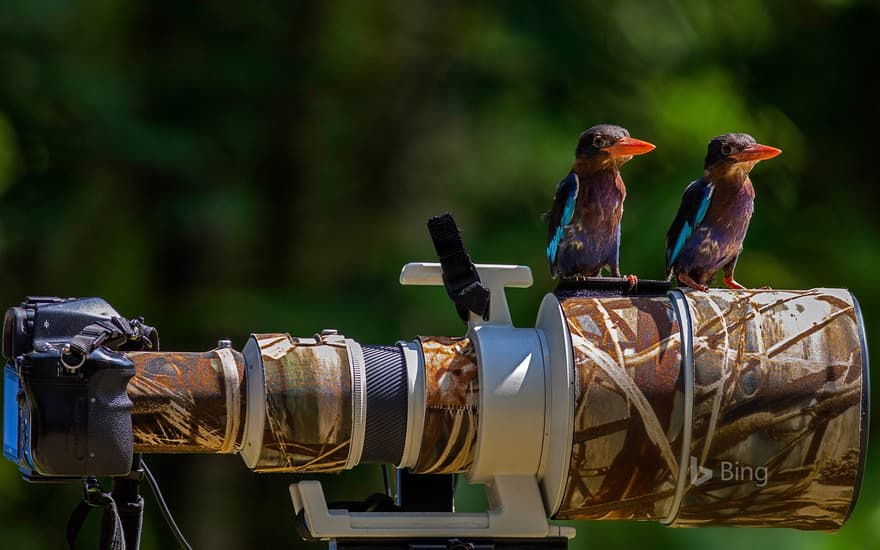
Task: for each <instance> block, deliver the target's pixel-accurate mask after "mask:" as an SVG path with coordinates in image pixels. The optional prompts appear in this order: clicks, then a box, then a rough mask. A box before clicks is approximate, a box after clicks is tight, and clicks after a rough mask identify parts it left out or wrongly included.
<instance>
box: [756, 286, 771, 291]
mask: <svg viewBox="0 0 880 550" xmlns="http://www.w3.org/2000/svg"><path fill="white" fill-rule="evenodd" d="M758 290H773V288H771V287H770V285H764V286H762V287H761V288H759V289H758Z"/></svg>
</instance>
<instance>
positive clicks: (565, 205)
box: [547, 172, 578, 271]
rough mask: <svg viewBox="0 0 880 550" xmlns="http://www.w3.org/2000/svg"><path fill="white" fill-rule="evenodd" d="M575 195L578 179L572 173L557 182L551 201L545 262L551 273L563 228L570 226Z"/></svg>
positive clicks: (575, 199) (563, 232) (563, 233)
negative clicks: (554, 195)
mask: <svg viewBox="0 0 880 550" xmlns="http://www.w3.org/2000/svg"><path fill="white" fill-rule="evenodd" d="M577 195H578V177H577V174H575V173H574V172H572V173H571V174H569V175H568V176H567V177H566V178H565V179H563V180H562V181H560V182H559V185H558V186H557V188H556V198H555V199H554V201H553V209H552V210H551V211H550V220H549V226H548V229H549V231H548V233H549V235H548V239H549V242H548V244H547V261H548V262H550V266H551V271H553V264H554V263H555V262H556V256H557V254H558V253H559V245H560V243H561V242H562V238H563V236H564V235H565V226H566V225H568V224H570V223H571V220H572V218H573V217H574V209H575V204H576V203H577Z"/></svg>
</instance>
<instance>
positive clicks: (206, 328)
mask: <svg viewBox="0 0 880 550" xmlns="http://www.w3.org/2000/svg"><path fill="white" fill-rule="evenodd" d="M878 27H880V7H878V4H877V3H876V2H871V3H860V2H851V1H847V0H826V1H810V2H807V1H801V2H790V3H782V2H772V3H762V2H758V1H732V2H724V3H720V2H718V3H716V2H701V1H694V2H683V3H679V2H673V1H661V0H657V1H654V2H644V3H639V2H632V1H616V2H586V1H583V0H573V1H567V2H514V1H498V2H485V3H479V4H476V3H465V2H413V1H403V0H400V1H396V2H393V1H389V2H381V3H380V2H359V1H352V2H315V3H310V4H305V3H298V2H286V1H280V2H234V1H222V2H180V1H168V0H154V1H152V2H136V1H121V0H116V1H108V0H89V1H81V2H69V1H60V0H23V1H7V2H4V3H3V7H2V10H0V259H2V263H3V264H2V265H3V268H2V270H0V305H2V306H3V307H7V306H11V305H14V304H17V303H18V301H20V299H21V298H22V297H23V296H25V295H27V294H31V295H36V294H48V295H62V296H83V295H96V296H102V297H104V298H106V299H107V300H108V301H110V302H111V303H112V304H114V305H115V306H116V307H117V308H118V309H119V310H120V311H121V312H122V313H123V314H127V315H130V316H134V315H144V316H145V317H146V319H147V321H148V322H149V323H150V324H153V325H154V326H157V327H159V328H160V333H161V335H162V343H163V346H164V347H165V349H178V350H205V349H209V348H211V347H213V346H214V344H215V342H216V340H217V338H218V337H230V338H232V339H233V341H234V343H235V345H236V346H239V347H240V346H241V345H242V344H243V343H244V340H245V338H246V337H247V335H248V333H249V332H259V331H289V332H290V333H293V334H300V335H308V334H313V333H314V332H315V331H316V330H317V329H320V328H323V327H335V328H338V329H340V330H342V331H343V332H344V333H345V334H348V335H351V336H353V337H356V338H358V339H359V340H360V341H362V342H367V343H385V342H392V341H395V340H396V339H400V338H411V337H413V336H415V335H417V334H448V335H456V334H461V333H462V331H463V328H462V326H461V324H460V323H459V321H458V319H457V317H456V315H455V313H454V309H453V307H452V306H451V304H450V303H449V302H448V300H447V298H446V296H445V293H444V292H443V290H442V289H437V288H435V289H430V288H418V287H415V288H413V287H410V288H404V287H400V286H399V285H398V283H397V278H398V273H399V269H400V266H401V265H402V264H404V263H405V262H407V261H413V260H432V259H433V257H434V254H433V248H432V246H431V243H430V240H429V238H428V235H427V232H426V230H425V221H426V219H427V218H428V217H429V216H431V215H434V214H438V213H441V212H443V211H446V210H450V211H452V212H453V213H454V214H455V216H456V218H457V219H458V221H459V223H460V225H461V226H462V228H463V231H464V237H465V241H466V244H467V245H468V246H469V248H470V252H471V254H472V256H473V257H474V258H475V259H476V260H477V261H480V262H487V263H488V262H493V263H519V264H528V265H530V266H532V268H533V269H534V271H535V276H536V277H535V278H536V282H535V285H534V287H533V288H532V289H529V290H524V291H511V292H510V293H509V297H510V300H511V308H512V313H513V316H514V319H515V322H517V323H518V324H520V325H529V324H530V323H532V322H533V321H534V316H535V313H536V310H537V306H538V303H539V300H540V298H541V296H542V295H543V293H544V292H546V291H548V290H549V289H550V288H551V287H552V283H551V281H550V280H549V277H548V275H547V272H546V269H545V260H544V245H545V236H546V235H545V233H546V231H545V228H544V225H543V222H542V221H541V220H540V214H541V213H542V212H543V211H544V210H546V209H548V208H549V206H550V202H551V200H552V196H553V193H554V191H555V187H556V184H557V182H558V181H559V180H560V179H561V178H562V177H563V176H564V175H565V174H566V173H567V170H568V168H569V166H570V163H571V160H572V155H573V150H574V146H575V143H576V140H577V137H578V134H579V133H580V132H581V131H582V130H584V129H585V128H587V127H589V126H591V125H593V124H596V123H600V122H613V123H618V124H621V125H623V126H625V127H627V128H629V130H630V131H631V133H632V135H633V136H635V137H639V138H643V139H647V140H649V141H651V142H653V143H655V144H656V145H657V151H655V152H654V153H652V154H650V155H647V156H644V157H639V158H637V159H636V160H634V161H633V162H631V163H630V164H628V165H627V166H626V167H625V168H624V171H623V172H624V177H625V179H626V181H627V185H628V188H629V196H628V198H627V201H626V214H625V216H624V224H623V249H622V265H623V270H624V271H625V272H635V273H638V274H639V275H640V276H641V277H661V276H662V274H663V263H664V235H665V232H666V229H667V227H668V224H669V222H670V221H671V219H672V216H673V215H674V213H675V209H676V208H677V205H678V201H679V199H680V196H681V192H682V190H683V188H684V186H685V185H686V184H687V183H688V182H689V181H691V180H692V179H695V178H697V177H699V176H700V174H701V169H702V161H703V156H704V154H705V147H706V142H707V140H708V138H709V137H711V136H713V135H716V134H719V133H722V132H728V131H745V132H749V133H751V134H752V135H754V136H755V137H756V138H757V139H758V141H760V142H763V143H767V144H770V145H774V146H778V147H781V148H782V149H783V150H784V151H785V152H784V154H783V155H782V156H781V157H779V158H778V159H776V160H773V161H772V162H767V163H762V164H761V165H760V166H759V167H758V168H757V169H756V170H755V172H754V173H753V177H754V180H755V187H756V190H757V194H758V197H757V203H756V213H755V216H754V218H753V220H752V224H751V230H750V233H749V236H748V238H747V240H746V252H745V254H744V255H743V257H742V259H741V260H740V263H739V269H738V271H737V275H738V279H739V280H740V281H742V282H744V283H746V284H749V285H752V286H762V285H765V284H770V285H772V286H774V287H777V288H810V287H814V286H834V287H847V288H850V289H852V290H853V291H854V292H855V294H856V295H857V296H858V298H859V299H860V301H861V304H862V307H863V310H864V316H865V321H866V323H867V326H868V327H869V329H871V328H872V327H875V326H880V288H878V287H877V285H876V283H875V273H876V270H877V269H878V268H880V246H878V244H877V243H878V238H880V218H878V216H877V204H878V199H880V187H878V185H877V184H878V180H877V176H876V171H875V162H876V161H875V159H876V158H877V157H876V150H877V147H878V137H877V135H878V134H877V132H876V128H877V127H878V122H880V120H878V118H880V117H878V109H877V107H876V101H877V99H876V98H877V97H878V87H877V84H876V82H877V76H876V72H877V58H878V56H877V54H878V46H877V41H876V36H877V29H878ZM868 334H869V344H870V345H872V346H873V347H875V349H880V341H878V340H877V339H876V338H875V334H876V333H875V332H873V331H871V330H869V333H868ZM876 434H877V432H876V430H875V437H874V439H876ZM878 443H880V442H878V441H873V444H875V445H876V444H878ZM877 457H878V455H877V454H876V453H873V454H872V455H870V456H869V460H868V468H867V472H866V474H865V479H864V484H863V491H862V496H861V499H860V503H859V506H858V508H857V509H856V511H855V513H854V515H853V516H852V518H851V520H850V522H849V523H848V524H847V525H846V527H845V528H844V529H843V530H842V531H841V532H840V533H839V534H837V535H826V534H815V533H800V532H796V531H790V530H776V529H769V530H745V529H703V530H673V529H667V528H663V527H661V526H659V525H656V524H647V523H614V522H592V523H581V524H579V525H577V527H578V536H577V538H576V539H575V541H574V543H573V544H572V548H600V547H601V548H615V547H629V546H635V545H638V546H639V548H641V549H642V550H649V549H654V548H676V549H689V548H693V549H701V550H702V549H705V548H707V547H712V548H727V547H730V548H742V547H773V548H776V549H779V550H782V549H785V548H798V549H831V548H847V549H848V548H872V547H880V485H878V476H880V458H877ZM150 462H151V463H152V465H153V469H154V471H155V472H156V473H157V475H158V477H159V478H160V483H161V484H162V487H163V489H164V490H165V492H166V495H167V497H168V500H169V501H170V504H171V506H172V508H173V510H174V511H175V512H176V514H177V516H178V520H179V523H180V524H181V525H182V527H183V529H184V531H185V533H186V534H187V535H188V536H189V538H190V539H191V542H192V543H193V545H194V546H195V547H196V548H216V549H225V548H246V547H251V548H256V547H269V548H281V547H288V548H292V547H298V546H299V545H300V544H303V543H301V542H300V541H299V538H298V536H297V535H296V534H295V532H294V529H293V512H292V507H291V504H290V501H289V499H288V495H287V484H288V483H290V482H291V481H292V480H294V479H295V477H294V476H285V475H256V474H253V473H251V472H249V471H248V470H247V469H246V468H245V466H244V464H243V463H242V462H241V461H240V459H238V458H237V457H234V456H222V457H221V456H170V457H169V456H160V457H153V458H152V459H151V460H150ZM322 479H323V481H325V483H327V484H329V486H330V490H331V493H332V496H333V497H334V498H359V497H363V496H365V495H366V494H368V493H369V492H373V491H376V490H379V489H380V488H381V481H380V480H381V477H380V474H379V471H378V468H377V467H375V466H373V467H365V468H361V469H358V470H355V471H353V472H348V473H345V474H342V475H339V476H325V477H323V478H322ZM79 493H80V491H79V488H78V487H48V486H31V485H26V484H25V483H23V482H21V481H20V480H19V478H18V475H17V471H16V468H15V466H13V465H12V464H11V463H8V462H3V463H2V464H0V539H2V545H3V546H4V547H5V548H60V547H61V546H62V541H63V528H64V525H65V521H66V519H67V513H68V512H69V510H71V509H72V507H73V506H74V504H75V502H76V501H77V499H78V498H79ZM468 494H473V491H471V492H468ZM469 498H470V497H469ZM476 500H477V501H479V499H478V498H477V499H476ZM470 504H471V505H474V504H473V503H470ZM147 506H148V509H147V519H146V524H145V527H144V543H143V546H142V547H143V548H145V549H150V548H168V547H172V539H171V538H170V535H169V533H168V530H167V528H166V526H165V524H164V522H163V521H162V519H161V517H160V515H159V513H158V511H157V509H156V507H155V505H154V503H153V501H152V499H151V498H150V497H148V504H147ZM93 519H95V520H96V518H93ZM93 533H94V526H92V531H91V532H90V533H89V534H87V536H86V538H87V539H88V540H89V544H85V545H83V546H84V547H91V546H93V545H92V542H93V541H94V540H95V539H94V538H89V536H91V535H92V534H93ZM311 547H313V548H320V547H321V545H314V546H311Z"/></svg>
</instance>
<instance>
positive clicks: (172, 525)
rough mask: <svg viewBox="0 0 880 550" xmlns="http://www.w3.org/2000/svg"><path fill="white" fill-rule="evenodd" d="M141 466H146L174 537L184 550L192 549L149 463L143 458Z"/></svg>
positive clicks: (152, 486)
mask: <svg viewBox="0 0 880 550" xmlns="http://www.w3.org/2000/svg"><path fill="white" fill-rule="evenodd" d="M141 466H143V467H144V474H146V476H147V481H148V482H149V484H150V489H152V490H153V495H154V496H155V497H156V502H157V503H158V504H159V510H161V511H162V515H163V516H164V517H165V521H166V522H168V527H170V528H171V532H172V533H173V534H174V538H176V539H177V543H178V544H180V547H181V548H183V549H184V550H192V546H190V545H189V543H188V542H186V538H185V537H184V536H183V533H181V532H180V527H178V526H177V523H176V522H175V521H174V517H172V515H171V510H170V509H169V508H168V504H166V503H165V497H163V496H162V491H160V490H159V484H158V483H156V478H155V477H153V472H151V471H150V469H149V468H148V467H147V463H146V462H144V461H143V460H141Z"/></svg>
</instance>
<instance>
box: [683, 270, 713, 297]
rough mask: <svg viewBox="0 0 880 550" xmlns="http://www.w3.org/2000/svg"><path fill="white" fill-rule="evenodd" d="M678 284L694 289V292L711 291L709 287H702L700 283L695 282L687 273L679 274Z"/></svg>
mask: <svg viewBox="0 0 880 550" xmlns="http://www.w3.org/2000/svg"><path fill="white" fill-rule="evenodd" d="M678 282H679V283H681V284H683V285H685V286H687V287H690V288H693V289H694V290H699V291H701V292H707V291H708V290H709V287H707V286H706V285H701V284H700V283H698V282H696V281H694V280H693V279H691V278H690V276H688V275H687V274H686V273H679V274H678Z"/></svg>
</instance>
